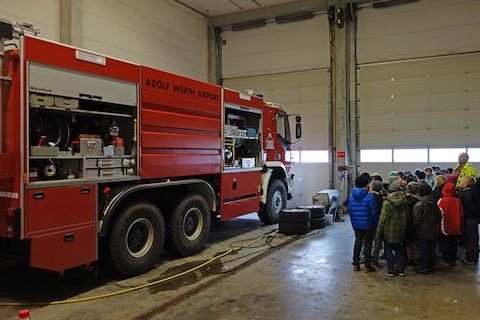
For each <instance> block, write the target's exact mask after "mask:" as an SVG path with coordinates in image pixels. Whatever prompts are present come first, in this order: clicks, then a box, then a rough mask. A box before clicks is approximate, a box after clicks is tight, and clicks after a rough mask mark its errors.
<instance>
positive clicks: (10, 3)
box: [0, 0, 60, 41]
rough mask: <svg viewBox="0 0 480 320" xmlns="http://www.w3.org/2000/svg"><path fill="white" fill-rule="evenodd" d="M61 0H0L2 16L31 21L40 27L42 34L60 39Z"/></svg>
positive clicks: (19, 20)
mask: <svg viewBox="0 0 480 320" xmlns="http://www.w3.org/2000/svg"><path fill="white" fill-rule="evenodd" d="M59 1H60V0H42V1H32V0H0V17H1V18H4V19H10V20H13V21H15V22H18V23H24V22H26V23H30V24H33V26H34V27H35V28H38V29H40V32H41V34H40V36H41V37H42V38H45V39H49V40H54V41H58V40H59V39H60V32H59V24H60V18H59V12H60V8H59Z"/></svg>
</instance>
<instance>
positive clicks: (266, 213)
mask: <svg viewBox="0 0 480 320" xmlns="http://www.w3.org/2000/svg"><path fill="white" fill-rule="evenodd" d="M286 206H287V190H286V189H285V184H284V183H283V181H281V180H278V179H277V180H275V181H273V183H272V184H271V185H270V186H269V187H268V193H267V203H266V204H265V205H264V206H263V209H262V211H260V212H259V213H258V217H259V218H260V220H261V221H262V222H263V223H265V224H273V223H277V222H278V218H279V216H280V211H282V209H284V208H285V207H286Z"/></svg>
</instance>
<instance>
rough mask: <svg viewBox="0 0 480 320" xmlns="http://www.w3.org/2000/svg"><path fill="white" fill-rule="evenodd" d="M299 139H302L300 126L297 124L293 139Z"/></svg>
mask: <svg viewBox="0 0 480 320" xmlns="http://www.w3.org/2000/svg"><path fill="white" fill-rule="evenodd" d="M298 118H299V117H298ZM301 137H302V124H301V123H300V122H297V123H296V125H295V138H296V139H300V138H301Z"/></svg>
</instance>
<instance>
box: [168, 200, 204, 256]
mask: <svg viewBox="0 0 480 320" xmlns="http://www.w3.org/2000/svg"><path fill="white" fill-rule="evenodd" d="M210 225H211V217H210V209H209V208H208V205H207V202H206V201H205V199H204V198H203V197H202V196H200V195H198V194H189V195H187V196H185V197H184V198H183V199H182V201H180V203H179V204H178V206H177V208H176V209H175V211H174V212H173V213H172V215H171V216H170V220H169V221H168V224H167V240H166V244H165V246H166V249H167V251H168V252H169V253H171V254H172V255H174V256H176V257H186V256H190V255H192V254H195V253H197V252H199V251H201V250H202V249H203V247H204V246H205V242H206V241H207V238H208V235H209V233H210Z"/></svg>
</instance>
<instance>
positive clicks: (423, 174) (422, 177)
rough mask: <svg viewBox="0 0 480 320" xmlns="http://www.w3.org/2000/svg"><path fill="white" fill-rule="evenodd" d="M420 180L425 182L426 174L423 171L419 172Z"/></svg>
mask: <svg viewBox="0 0 480 320" xmlns="http://www.w3.org/2000/svg"><path fill="white" fill-rule="evenodd" d="M417 177H418V179H421V180H425V177H426V174H425V172H423V171H420V172H417Z"/></svg>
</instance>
